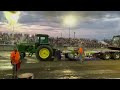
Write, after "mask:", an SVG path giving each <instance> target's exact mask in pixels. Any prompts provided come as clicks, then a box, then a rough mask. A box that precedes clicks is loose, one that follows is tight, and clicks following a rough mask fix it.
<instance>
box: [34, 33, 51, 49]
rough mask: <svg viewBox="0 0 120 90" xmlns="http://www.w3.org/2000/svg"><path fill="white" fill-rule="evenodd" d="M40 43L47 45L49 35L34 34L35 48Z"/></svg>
mask: <svg viewBox="0 0 120 90" xmlns="http://www.w3.org/2000/svg"><path fill="white" fill-rule="evenodd" d="M40 45H49V36H48V35H46V34H36V35H35V48H37V47H38V46H40Z"/></svg>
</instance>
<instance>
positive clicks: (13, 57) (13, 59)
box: [10, 51, 20, 64]
mask: <svg viewBox="0 0 120 90" xmlns="http://www.w3.org/2000/svg"><path fill="white" fill-rule="evenodd" d="M10 58H11V62H12V64H18V63H19V62H20V53H19V52H18V51H17V52H16V53H15V51H12V52H11V56H10Z"/></svg>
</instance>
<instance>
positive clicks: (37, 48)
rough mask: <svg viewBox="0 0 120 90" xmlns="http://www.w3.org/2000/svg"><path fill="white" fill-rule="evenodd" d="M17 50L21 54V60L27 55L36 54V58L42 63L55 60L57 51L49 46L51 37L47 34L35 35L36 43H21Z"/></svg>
mask: <svg viewBox="0 0 120 90" xmlns="http://www.w3.org/2000/svg"><path fill="white" fill-rule="evenodd" d="M17 48H18V51H19V52H20V55H21V59H23V58H24V57H25V56H26V53H29V54H34V53H35V55H36V58H37V59H38V60H41V61H48V60H53V59H54V53H55V50H56V49H54V48H53V47H52V46H51V45H50V44H49V36H48V35H46V34H37V35H35V42H34V43H31V42H29V43H20V44H17Z"/></svg>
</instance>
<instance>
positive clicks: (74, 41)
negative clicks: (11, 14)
mask: <svg viewBox="0 0 120 90" xmlns="http://www.w3.org/2000/svg"><path fill="white" fill-rule="evenodd" d="M13 41H15V42H16V43H20V42H34V41H35V35H29V34H22V33H15V34H12V33H1V32H0V44H12V43H13ZM49 42H50V44H51V45H54V46H63V45H67V46H80V45H82V46H84V47H86V48H100V47H105V45H104V44H102V43H100V42H98V40H95V39H93V40H91V39H86V38H80V39H78V38H63V37H60V38H58V37H57V38H53V37H50V38H49ZM106 42H107V43H110V42H108V41H107V40H106Z"/></svg>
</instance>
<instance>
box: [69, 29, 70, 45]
mask: <svg viewBox="0 0 120 90" xmlns="http://www.w3.org/2000/svg"><path fill="white" fill-rule="evenodd" d="M69 46H70V27H69Z"/></svg>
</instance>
